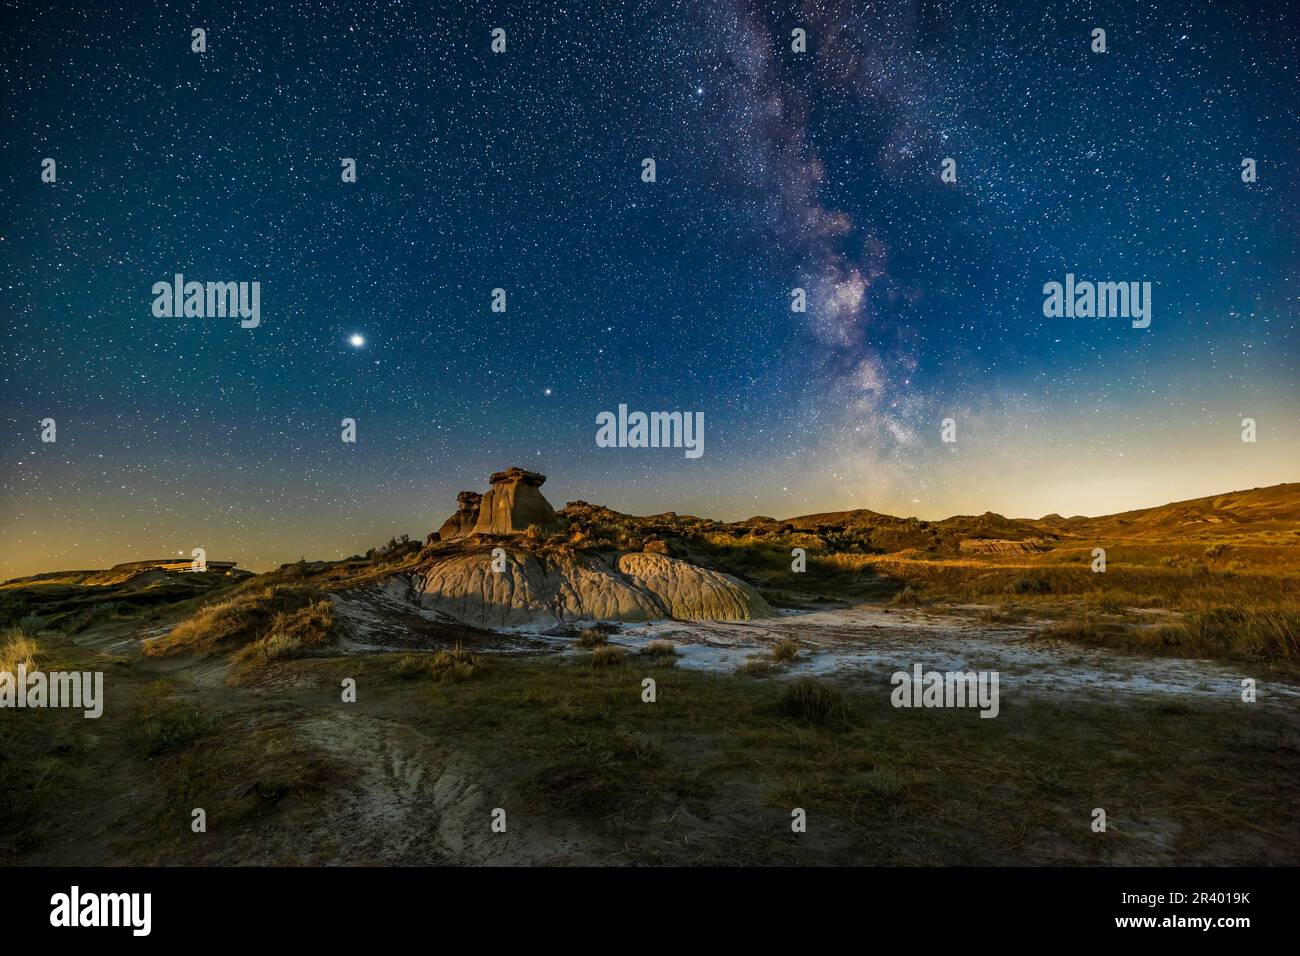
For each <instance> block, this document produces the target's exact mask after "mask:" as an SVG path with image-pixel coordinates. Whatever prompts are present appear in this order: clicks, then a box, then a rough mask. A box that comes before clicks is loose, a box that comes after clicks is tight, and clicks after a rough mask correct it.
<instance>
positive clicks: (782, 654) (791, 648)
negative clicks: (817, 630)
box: [771, 637, 799, 664]
mask: <svg viewBox="0 0 1300 956" xmlns="http://www.w3.org/2000/svg"><path fill="white" fill-rule="evenodd" d="M771 654H772V660H774V661H776V662H777V663H780V664H789V663H790V662H791V661H793V660H794V659H795V658H796V657H798V656H799V642H798V641H796V640H794V639H793V638H789V637H783V638H781V640H779V641H777V642H776V643H775V644H774V645H773V646H772V651H771Z"/></svg>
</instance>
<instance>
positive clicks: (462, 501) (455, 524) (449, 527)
mask: <svg viewBox="0 0 1300 956" xmlns="http://www.w3.org/2000/svg"><path fill="white" fill-rule="evenodd" d="M482 501H483V496H482V495H480V494H479V493H478V492H477V491H462V492H461V493H460V494H458V495H457V496H456V513H455V514H454V515H452V516H451V517H450V518H448V519H447V520H446V521H444V522H443V523H442V527H441V528H439V529H438V535H439V537H440V538H442V539H443V540H446V539H447V538H459V537H461V536H462V535H467V534H469V533H470V532H471V531H473V530H474V525H475V524H477V523H478V511H479V507H480V505H481V503H482Z"/></svg>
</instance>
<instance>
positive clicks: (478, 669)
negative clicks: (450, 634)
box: [397, 644, 487, 684]
mask: <svg viewBox="0 0 1300 956" xmlns="http://www.w3.org/2000/svg"><path fill="white" fill-rule="evenodd" d="M486 670H487V666H486V662H485V661H484V659H483V658H481V657H479V656H478V655H477V654H471V653H469V652H468V651H467V650H465V648H464V646H462V645H460V644H457V645H456V646H455V647H452V648H450V649H444V650H440V651H435V652H434V653H432V654H404V655H402V656H401V657H400V658H398V661H397V675H398V676H399V677H406V678H415V677H429V678H433V679H434V680H439V681H443V682H444V683H450V684H463V683H465V682H466V681H470V680H474V679H475V678H476V677H481V676H483V674H484V672H485V671H486Z"/></svg>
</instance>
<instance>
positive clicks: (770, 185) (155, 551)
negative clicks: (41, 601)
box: [0, 0, 1300, 577]
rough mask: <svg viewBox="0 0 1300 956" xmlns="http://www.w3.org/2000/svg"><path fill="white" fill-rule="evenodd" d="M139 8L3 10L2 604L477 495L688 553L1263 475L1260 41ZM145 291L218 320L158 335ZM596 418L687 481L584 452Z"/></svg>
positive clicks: (317, 538)
mask: <svg viewBox="0 0 1300 956" xmlns="http://www.w3.org/2000/svg"><path fill="white" fill-rule="evenodd" d="M149 6H150V5H149V4H146V3H142V2H139V0H130V2H127V0H123V2H119V3H100V2H93V0H92V2H86V3H76V4H71V3H66V4H63V3H61V4H44V3H28V2H19V4H18V9H17V11H16V13H15V12H14V10H13V9H12V7H10V6H8V5H7V6H6V13H5V16H6V18H7V19H10V20H11V23H10V24H9V25H8V26H6V27H5V29H4V30H3V37H2V38H0V47H2V48H3V78H4V97H3V111H4V127H5V129H4V138H5V149H4V169H3V176H4V187H5V188H4V190H3V197H2V198H0V203H2V204H3V205H2V206H0V213H2V215H0V233H2V237H0V248H2V249H3V263H4V276H3V280H4V281H3V290H4V302H5V306H6V307H5V314H6V318H7V326H8V328H7V330H6V334H5V335H4V337H3V352H4V363H3V370H2V372H0V374H2V375H3V385H2V389H3V391H2V394H3V420H4V425H5V427H4V431H3V447H2V448H0V454H2V456H3V466H2V470H0V479H2V480H3V497H2V499H0V535H2V536H3V538H2V540H3V544H0V576H3V577H8V576H12V575H17V574H27V573H33V572H37V571H46V570H54V569H60V568H91V567H104V566H107V565H109V564H112V563H114V562H117V561H124V560H131V559H136V558H152V557H160V556H164V555H168V554H177V553H181V552H183V553H185V554H186V555H188V554H189V552H190V550H191V549H192V548H194V547H198V546H202V547H204V548H206V551H207V554H208V557H210V558H213V559H234V560H238V561H239V563H240V565H241V566H243V567H251V568H254V569H264V568H268V567H273V566H275V565H276V564H278V563H280V562H283V561H290V560H296V559H297V558H299V557H300V556H305V557H307V558H309V559H313V558H332V557H339V556H342V555H346V554H351V553H355V552H358V551H364V550H365V549H366V548H367V547H370V546H373V545H376V544H379V543H381V542H383V541H385V540H387V539H388V537H389V536H390V535H392V534H395V533H399V534H400V533H402V532H406V533H409V534H411V535H412V536H419V537H423V536H424V534H426V533H427V532H428V531H430V530H432V529H434V528H436V527H437V526H438V525H439V523H440V522H441V521H442V520H443V519H444V518H445V517H446V516H447V515H448V514H450V513H451V512H452V511H453V510H454V509H455V495H456V492H457V491H459V490H461V489H476V490H480V491H482V490H485V489H486V487H487V476H488V474H489V473H491V472H492V471H496V470H499V469H502V468H505V467H507V466H509V465H520V466H523V467H527V468H532V469H535V470H538V471H541V472H543V473H545V474H546V475H548V476H549V480H548V482H547V484H546V486H545V488H544V489H543V492H544V493H545V494H546V495H547V496H548V497H549V499H550V500H551V501H552V503H553V504H555V506H556V507H560V506H562V505H563V504H564V503H565V502H567V501H570V500H573V499H578V498H582V499H586V500H589V501H593V502H600V503H604V504H607V505H609V506H611V507H614V508H617V509H619V510H622V511H629V512H632V513H642V514H644V513H652V512H658V511H663V510H676V511H678V512H681V513H692V514H703V515H708V516H711V517H718V518H723V519H739V518H744V517H747V516H749V515H753V514H768V515H772V516H775V517H786V516H790V515H795V514H801V513H808V512H813V511H822V510H838V509H845V508H857V507H866V508H872V509H874V510H878V511H883V512H888V513H894V514H915V515H919V516H920V517H924V518H937V517H943V516H946V515H948V514H953V513H978V512H983V511H985V510H990V509H991V510H995V511H999V512H1002V513H1004V514H1009V515H1013V516H1038V515H1041V514H1044V513H1046V512H1052V511H1054V512H1060V513H1063V514H1067V515H1068V514H1074V513H1090V514H1098V513H1110V512H1115V511H1121V510H1125V509H1129V508H1135V507H1143V506H1148V505H1155V504H1161V503H1164V502H1167V501H1170V500H1176V499H1180V498H1188V497H1195V496H1199V495H1205V494H1212V493H1216V492H1221V491H1227V490H1232V489H1239V488H1249V487H1255V486H1262V485H1268V484H1273V483H1276V482H1280V481H1288V480H1291V481H1294V480H1297V479H1300V395H1298V394H1297V375H1296V370H1297V365H1298V364H1300V363H1298V361H1297V360H1298V359H1300V340H1298V338H1297V329H1296V325H1297V322H1296V317H1297V312H1298V311H1300V78H1298V77H1297V70H1298V69H1300V54H1298V52H1297V44H1298V42H1300V24H1298V23H1297V14H1296V13H1295V12H1294V11H1292V12H1291V14H1290V18H1288V14H1287V11H1286V9H1285V8H1286V6H1287V5H1286V4H1267V3H1264V4H1260V3H1214V4H1203V3H1200V2H1188V3H1182V2H1172V3H1166V2H1161V3H1158V4H1137V3H1129V4H1122V5H1121V4H1105V3H1097V4H1089V3H1068V4H1067V3H1062V2H1050V0H1049V2H1042V0H1031V2H1025V3H1019V4H1013V3H876V4H849V3H839V2H833V0H825V2H810V3H802V4H801V3H791V4H765V3H759V4H751V3H745V2H740V0H697V2H693V3H666V2H665V3H648V2H647V3H612V2H609V3H599V2H594V0H593V2H588V0H581V2H574V3H558V2H557V3H549V4H541V3H523V2H511V3H497V4H478V3H462V2H457V3H455V4H423V3H414V2H411V3H382V2H377V3H374V4H358V3H341V2H340V3H319V2H301V3H283V4H280V3H274V2H270V0H268V2H262V0H258V2H250V3H222V4H204V3H198V4H193V5H191V4H159V5H157V6H156V7H155V8H154V9H152V10H150V9H148V7H149ZM443 6H446V7H454V8H455V11H454V12H439V11H438V10H434V9H430V8H431V7H443ZM194 27H202V28H204V29H206V31H207V52H205V53H194V52H192V51H191V30H192V29H193V28H194ZM497 27H500V28H502V29H504V30H505V31H506V44H507V48H506V52H505V53H501V54H494V53H493V52H492V50H491V46H490V45H491V36H490V34H491V31H492V30H493V29H494V28H497ZM796 27H800V28H803V29H805V30H806V31H807V37H808V39H807V43H808V50H807V52H806V53H803V54H799V53H795V52H793V51H792V50H791V30H792V29H794V28H796ZM1096 27H1100V28H1103V29H1105V30H1106V42H1107V47H1108V50H1107V52H1105V53H1103V54H1098V53H1093V52H1092V50H1091V49H1090V44H1091V42H1092V38H1091V31H1092V30H1093V28H1096ZM46 157H51V158H54V159H55V160H56V163H57V181H56V182H55V183H53V184H50V183H45V182H42V180H41V164H42V160H43V159H44V158H46ZM343 157H352V158H355V159H356V160H357V166H358V170H357V182H356V183H354V184H353V183H345V182H343V181H342V180H341V176H340V173H341V164H340V160H341V158H343ZM646 157H652V158H654V160H655V162H656V166H657V170H656V172H657V181H656V182H654V183H645V182H643V181H642V178H641V171H642V160H643V159H644V158H646ZM947 157H951V158H953V159H955V160H956V163H957V182H956V183H945V182H943V181H942V180H941V178H940V171H941V167H942V164H943V161H944V159H945V158H947ZM1245 157H1250V158H1253V159H1255V160H1256V163H1257V175H1258V180H1257V181H1256V182H1253V183H1244V182H1243V181H1242V176H1241V163H1242V159H1243V158H1245ZM177 272H181V273H184V275H185V277H186V278H187V279H194V280H199V281H245V282H252V281H258V282H260V284H261V324H260V326H259V327H257V328H255V329H245V328H241V326H240V323H239V321H238V319H235V318H216V317H209V318H156V317H155V316H154V315H153V313H152V311H151V305H152V302H153V296H152V294H151V288H152V286H153V284H154V283H155V282H159V281H165V282H170V281H171V279H172V276H173V275H174V274H175V273H177ZM1066 273H1073V274H1074V275H1075V276H1076V277H1077V278H1079V279H1088V280H1093V281H1125V282H1127V281H1149V282H1151V283H1152V286H1153V293H1152V300H1153V308H1152V321H1151V325H1150V327H1149V328H1147V329H1133V328H1131V327H1130V323H1129V322H1128V321H1127V320H1126V319H1122V318H1106V319H1096V318H1046V317H1044V315H1043V299H1044V296H1043V285H1044V284H1045V283H1047V282H1051V281H1058V282H1061V281H1064V279H1065V275H1066ZM795 287H802V288H805V289H806V290H807V293H808V309H807V312H806V313H802V314H800V313H795V312H792V311H791V308H790V303H791V300H790V290H791V289H793V288H795ZM494 288H504V289H505V290H506V292H507V311H506V312H504V313H494V312H492V311H491V310H490V307H489V306H490V303H491V293H492V290H493V289H494ZM353 336H360V337H361V338H362V339H363V340H364V344H362V345H359V346H358V345H354V344H353V343H352V337H353ZM620 403H624V404H627V405H628V406H629V408H630V409H633V410H644V411H652V410H683V411H701V412H703V413H704V417H705V453H704V455H703V457H701V458H698V459H694V460H692V459H688V458H686V457H685V456H684V454H683V453H682V451H681V450H680V449H627V448H624V449H610V448H598V447H597V446H596V443H595V441H594V436H595V431H596V427H595V418H596V415H597V414H598V413H600V412H601V411H606V410H610V411H612V410H615V409H616V408H617V406H618V405H619V404H620ZM47 417H50V418H54V419H55V421H56V423H57V441H55V442H53V443H46V442H42V441H41V421H42V420H43V419H45V418H47ZM345 417H351V418H355V419H356V422H357V439H358V440H357V442H356V443H355V444H346V443H344V442H342V441H341V440H340V433H341V426H340V423H341V421H342V419H343V418H345ZM948 417H951V418H953V419H954V420H955V422H956V425H957V436H958V440H957V442H956V443H955V444H947V443H944V442H942V441H941V440H940V423H941V421H942V420H943V419H944V418H948ZM1243 417H1253V418H1254V419H1255V420H1256V421H1257V423H1258V430H1259V437H1258V441H1257V442H1256V443H1254V444H1247V443H1243V442H1242V441H1241V427H1240V422H1241V419H1242V418H1243Z"/></svg>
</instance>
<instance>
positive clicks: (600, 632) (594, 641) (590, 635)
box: [574, 627, 609, 648]
mask: <svg viewBox="0 0 1300 956" xmlns="http://www.w3.org/2000/svg"><path fill="white" fill-rule="evenodd" d="M574 643H575V644H576V645H578V647H587V648H591V647H600V646H601V645H603V644H608V643H609V634H608V633H607V632H606V631H605V630H604V629H602V628H598V627H588V628H584V629H583V630H582V631H580V632H579V633H578V639H577V640H576V641H574Z"/></svg>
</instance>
